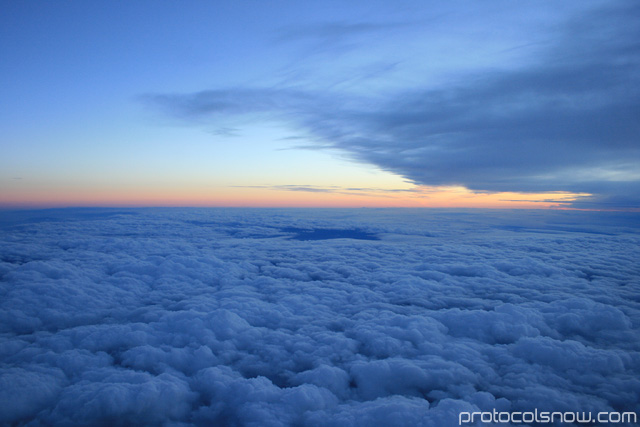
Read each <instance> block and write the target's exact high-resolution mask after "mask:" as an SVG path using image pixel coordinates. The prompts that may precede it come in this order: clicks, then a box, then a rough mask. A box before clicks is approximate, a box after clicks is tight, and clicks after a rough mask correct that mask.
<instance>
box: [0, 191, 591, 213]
mask: <svg viewBox="0 0 640 427" xmlns="http://www.w3.org/2000/svg"><path fill="white" fill-rule="evenodd" d="M584 196H588V194H574V193H536V194H532V193H526V194H525V193H474V192H472V191H470V190H467V189H465V188H463V187H421V186H416V187H408V188H405V189H346V188H345V189H342V188H338V189H336V188H335V187H333V188H331V189H311V190H309V189H297V191H291V190H286V189H282V188H277V187H260V188H256V187H210V188H192V189H177V188H170V189H168V188H164V189H159V188H155V187H154V188H144V187H138V188H126V189H123V188H117V189H116V188H98V189H96V188H93V189H88V188H78V189H74V190H72V191H71V190H70V189H66V190H62V189H55V190H54V189H50V190H48V191H45V190H42V189H39V190H35V189H34V190H32V191H22V192H14V193H12V194H8V195H3V196H0V207H4V208H49V207H81V206H87V207H89V206H96V207H97V206H104V207H111V206H112V207H117V206H120V207H320V208H322V207H324V208H332V207H333V208H339V207H342V208H357V207H372V208H374V207H433V208H494V209H499V208H504V209H514V208H517V209H548V208H564V207H565V204H567V203H570V202H571V201H573V200H576V199H577V198H579V197H584Z"/></svg>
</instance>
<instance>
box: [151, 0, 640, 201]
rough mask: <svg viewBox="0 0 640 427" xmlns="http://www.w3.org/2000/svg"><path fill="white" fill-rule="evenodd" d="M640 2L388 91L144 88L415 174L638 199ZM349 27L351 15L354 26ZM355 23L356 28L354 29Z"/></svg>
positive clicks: (169, 101) (159, 100)
mask: <svg viewBox="0 0 640 427" xmlns="http://www.w3.org/2000/svg"><path fill="white" fill-rule="evenodd" d="M638 19H640V6H638V5H637V4H635V3H629V4H623V3H614V4H613V5H611V6H608V7H606V8H600V9H598V10H597V11H593V12H590V13H587V14H584V15H581V16H578V17H576V18H575V19H573V20H571V21H569V22H567V23H566V24H565V26H564V30H563V32H561V35H560V36H559V37H558V38H557V40H555V42H554V43H553V44H552V45H551V46H549V48H548V49H547V50H546V51H545V52H542V53H540V55H539V58H538V60H537V62H535V63H533V64H528V65H527V66H526V67H525V66H523V67H520V68H516V69H511V70H506V71H505V70H502V71H482V72H476V73H470V74H467V76H466V77H465V79H464V80H459V81H458V82H457V83H451V84H450V85H448V86H446V87H438V88H412V89H407V90H404V91H402V92H396V93H395V95H394V94H391V95H389V96H388V97H387V98H386V99H383V100H380V99H375V100H373V99H366V98H362V97H356V96H353V95H348V94H345V93H318V92H313V91H304V90H301V89H295V90H293V89H289V88H277V89H260V88H254V89H248V88H242V89H221V90H214V91H203V92H198V93H193V94H182V95H181V94H174V95H147V97H146V99H147V100H149V101H151V102H152V103H154V104H156V105H162V106H163V107H164V108H167V109H168V110H169V111H170V112H171V113H172V114H174V115H178V116H181V117H186V118H193V117H203V116H207V117H209V118H215V117H217V118H218V119H221V118H222V116H223V115H224V116H226V117H228V115H242V114H261V115H263V117H265V118H267V119H273V120H284V121H287V122H289V123H291V124H293V125H294V126H296V127H297V128H298V129H300V130H304V131H306V132H307V134H308V136H309V137H310V138H311V139H312V141H313V143H312V144H310V146H311V147H313V146H314V145H315V146H316V147H318V146H319V147H321V148H327V147H329V148H332V149H336V148H337V149H340V150H344V151H345V152H346V153H348V156H349V157H350V158H351V159H353V160H354V161H358V162H363V163H370V164H374V165H376V166H378V167H380V168H382V169H384V170H387V171H390V172H393V173H396V174H399V175H402V176H404V177H406V178H408V179H409V180H411V181H413V182H415V183H417V184H425V185H452V184H459V185H464V186H466V187H467V188H470V189H472V190H478V191H521V192H540V191H572V192H588V193H593V194H594V196H593V197H592V198H591V200H590V201H589V202H590V203H593V204H596V203H598V201H602V202H605V201H606V202H607V203H614V202H615V200H622V198H623V197H624V198H626V199H627V200H626V201H625V202H624V203H623V205H624V207H629V206H631V207H640V204H639V203H640V199H639V198H635V197H634V198H633V199H632V198H631V197H630V195H634V196H635V195H636V194H638V193H639V192H640V177H639V176H638V172H637V165H638V164H640V121H639V120H638V117H640V77H639V76H640V66H639V65H640V45H639V43H638V40H640V27H638V25H637V21H638ZM356 28H357V29H359V27H357V26H356ZM360 30H361V29H359V31H360Z"/></svg>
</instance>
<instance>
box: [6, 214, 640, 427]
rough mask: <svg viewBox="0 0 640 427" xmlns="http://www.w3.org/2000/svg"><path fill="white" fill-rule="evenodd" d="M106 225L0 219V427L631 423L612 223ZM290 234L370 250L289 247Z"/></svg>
mask: <svg viewBox="0 0 640 427" xmlns="http://www.w3.org/2000/svg"><path fill="white" fill-rule="evenodd" d="M126 213H127V214H126V215H124V214H121V213H120V212H110V211H105V213H104V214H100V212H94V213H92V215H87V213H86V212H85V211H82V210H63V211H48V212H46V213H43V212H34V213H30V214H29V213H24V212H23V213H21V214H20V216H19V217H18V214H17V213H12V212H4V213H2V216H3V218H2V221H0V223H2V224H3V225H2V229H0V233H1V234H0V240H2V243H1V244H0V293H1V294H2V299H1V300H0V320H1V321H0V327H1V329H0V333H1V335H0V363H1V364H0V385H1V387H0V394H1V396H0V422H4V423H12V422H14V423H21V422H23V423H26V422H29V421H32V420H37V421H39V422H43V423H67V424H90V423H95V422H99V421H100V420H102V421H104V420H111V421H114V422H115V421H116V420H119V421H126V422H131V423H151V424H160V423H185V424H208V423H227V424H240V425H291V424H301V425H450V424H454V423H457V414H458V412H459V411H474V410H492V409H493V408H496V409H498V410H514V411H518V410H520V411H522V410H532V409H533V408H536V407H537V408H539V409H540V410H562V411H565V410H566V411H578V410H580V411H582V410H594V411H595V410H627V411H637V412H639V411H640V407H639V406H638V401H640V381H639V380H638V379H637V378H638V374H639V373H640V348H639V344H638V343H639V342H640V339H639V338H640V334H639V331H638V325H639V324H640V308H639V307H638V303H637V295H638V283H639V281H638V279H639V278H640V266H638V264H637V262H636V260H637V259H639V258H640V253H639V252H640V249H639V248H640V245H639V243H640V234H639V232H638V231H639V228H638V224H637V221H635V220H634V219H633V218H632V217H628V216H625V215H624V214H619V215H618V214H612V213H583V212H542V211H535V212H526V211H517V212H495V211H486V212H483V211H477V212H472V211H458V212H446V211H437V210H436V211H433V210H431V211H429V210H328V211H321V210H303V209H301V210H241V209H229V210H224V209H222V210H206V209H197V210H178V209H175V210H171V209H169V210H162V209H152V210H132V211H128V212H126ZM132 213H135V215H133V214H132ZM43 217H44V218H43ZM293 228H299V229H308V230H313V229H317V228H324V229H332V230H337V229H354V228H358V229H361V230H363V231H365V232H369V233H376V234H377V235H378V236H379V237H380V238H381V240H355V239H330V240H312V241H299V240H296V239H291V237H295V235H294V233H292V232H288V231H287V229H293ZM102 421H100V422H102Z"/></svg>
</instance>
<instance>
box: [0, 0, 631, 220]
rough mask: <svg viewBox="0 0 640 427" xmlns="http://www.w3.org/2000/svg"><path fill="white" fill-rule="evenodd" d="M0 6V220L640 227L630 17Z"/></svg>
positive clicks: (541, 5)
mask: <svg viewBox="0 0 640 427" xmlns="http://www.w3.org/2000/svg"><path fill="white" fill-rule="evenodd" d="M0 4H1V8H2V14H0V20H1V22H0V24H1V25H0V56H1V57H2V58H3V66H2V67H1V68H0V83H1V84H0V86H1V87H2V89H1V90H2V97H1V99H2V101H0V126H1V127H2V129H3V135H2V136H1V137H0V144H1V147H2V152H3V156H2V159H0V204H2V205H3V206H25V205H28V206H51V205H56V206H60V205H62V206H64V205H118V204H119V205H212V206H213V205H244V206H252V205H260V206H269V205H274V206H282V205H289V206H296V205H300V206H307V205H313V206H325V205H326V206H334V205H352V206H359V205H371V206H387V205H389V206H402V205H407V206H446V205H451V206H465V205H468V206H483V205H487V206H515V207H518V206H520V205H522V203H523V202H522V201H523V200H530V201H532V202H530V203H529V205H527V206H541V207H546V206H553V205H555V206H570V207H579V208H580V207H582V208H597V209H601V208H608V209H611V208H614V209H620V208H622V209H634V208H638V207H639V206H640V204H639V200H640V185H639V182H640V173H639V172H638V168H637V165H638V164H639V163H638V161H639V160H640V142H639V139H638V137H639V135H640V132H639V129H640V128H639V125H638V123H637V122H638V120H637V117H639V116H640V114H639V113H640V107H639V105H638V100H639V96H638V95H639V91H640V85H639V84H638V83H639V82H638V77H637V76H638V75H640V74H639V73H638V61H639V58H640V55H639V47H638V42H637V40H640V34H638V33H640V29H639V27H638V25H637V22H638V18H639V17H640V8H639V7H638V6H637V5H636V4H635V3H633V2H623V1H595V2H578V1H569V2H561V3H557V2H517V3H516V2H508V1H493V2H485V3H479V2H459V1H453V2H371V1H367V2H328V1H323V2H257V1H255V2H253V1H252V2H193V1H189V2H170V1H164V2H144V1H136V2H80V1H70V2H64V3H60V2H29V3H27V2H9V1H3V2H2V3H0ZM510 200H518V201H519V202H510ZM516 203H520V204H518V205H516Z"/></svg>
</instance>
